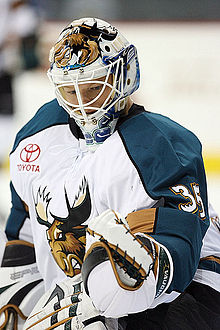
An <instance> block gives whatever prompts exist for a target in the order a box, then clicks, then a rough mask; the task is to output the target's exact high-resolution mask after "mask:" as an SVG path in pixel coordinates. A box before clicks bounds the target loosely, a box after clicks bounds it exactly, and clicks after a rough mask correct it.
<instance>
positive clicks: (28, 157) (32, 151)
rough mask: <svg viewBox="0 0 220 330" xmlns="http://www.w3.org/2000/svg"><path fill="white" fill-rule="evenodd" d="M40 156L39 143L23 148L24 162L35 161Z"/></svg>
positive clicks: (21, 154) (22, 157)
mask: <svg viewBox="0 0 220 330" xmlns="http://www.w3.org/2000/svg"><path fill="white" fill-rule="evenodd" d="M39 156H40V147H39V146H38V145H37V144H32V143H30V144H28V145H27V146H26V147H24V148H23V149H22V150H21V153H20V158H21V160H22V161H23V162H26V163H31V162H34V161H35V160H36V159H37V158H38V157H39Z"/></svg>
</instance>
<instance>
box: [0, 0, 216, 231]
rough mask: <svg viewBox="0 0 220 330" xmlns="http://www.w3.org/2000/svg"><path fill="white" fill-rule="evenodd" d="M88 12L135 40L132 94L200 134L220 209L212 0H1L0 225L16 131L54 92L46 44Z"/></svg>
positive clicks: (211, 188) (5, 208)
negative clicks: (137, 83)
mask: <svg viewBox="0 0 220 330" xmlns="http://www.w3.org/2000/svg"><path fill="white" fill-rule="evenodd" d="M90 16H94V17H99V18H102V19H104V20H107V21H109V22H111V23H112V24H114V25H116V26H117V27H118V28H119V30H121V32H122V33H123V34H124V35H125V36H126V37H127V38H128V40H130V41H131V42H132V43H134V44H135V45H136V46H137V49H138V53H139V60H140V67H141V87H140V89H139V91H137V92H136V93H135V95H134V97H133V99H134V101H136V102H138V103H139V104H142V105H144V106H145V108H146V109H148V110H150V111H153V112H159V113H161V114H164V115H166V116H169V117H171V118H172V119H174V120H176V121H178V122H179V123H180V124H182V125H184V126H185V127H187V128H189V129H190V130H192V131H193V132H194V133H195V134H196V135H197V136H198V137H199V139H200V140H201V142H202V144H203V154H204V160H205V167H206V171H207V181H208V187H209V197H210V200H211V202H212V204H213V206H214V207H215V208H216V210H217V211H218V212H219V213H220V132H219V131H220V127H219V125H220V37H219V36H220V1H219V0H212V1H210V0H184V1H182V0H175V1H173V0H136V1H134V0H47V1H44V0H17V1H16V0H0V31H1V33H0V226H3V225H4V223H5V221H6V219H7V216H8V213H9V209H10V192H9V180H10V177H9V152H10V149H11V146H12V143H13V140H14V138H15V134H16V132H17V131H18V130H19V129H20V128H21V127H22V126H23V125H24V124H25V123H26V122H27V121H28V120H29V119H30V118H31V117H32V116H33V115H34V113H35V112H36V111H37V109H38V108H39V107H40V106H41V105H43V104H44V103H45V102H47V101H50V100H51V99H52V98H54V92H53V88H52V86H51V85H50V83H49V81H48V78H47V75H46V71H47V68H48V64H49V62H48V53H49V50H50V48H51V46H52V45H53V44H54V42H55V40H56V39H57V36H58V34H59V32H60V30H61V29H62V28H63V27H65V26H66V25H67V24H68V23H69V22H70V21H71V20H73V19H76V18H80V17H90Z"/></svg>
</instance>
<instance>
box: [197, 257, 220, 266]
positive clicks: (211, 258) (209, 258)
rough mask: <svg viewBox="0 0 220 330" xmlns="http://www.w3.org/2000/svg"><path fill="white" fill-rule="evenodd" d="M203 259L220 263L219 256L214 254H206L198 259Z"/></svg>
mask: <svg viewBox="0 0 220 330" xmlns="http://www.w3.org/2000/svg"><path fill="white" fill-rule="evenodd" d="M203 260H211V261H215V262H217V263H218V264H220V258H218V257H215V256H207V257H204V258H201V259H200V261H203Z"/></svg>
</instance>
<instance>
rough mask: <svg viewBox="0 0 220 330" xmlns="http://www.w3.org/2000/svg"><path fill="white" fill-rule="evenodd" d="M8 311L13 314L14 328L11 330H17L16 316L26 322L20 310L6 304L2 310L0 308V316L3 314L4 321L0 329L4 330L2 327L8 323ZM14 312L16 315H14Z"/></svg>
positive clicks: (25, 317)
mask: <svg viewBox="0 0 220 330" xmlns="http://www.w3.org/2000/svg"><path fill="white" fill-rule="evenodd" d="M10 309H12V312H13V313H14V315H15V320H14V328H13V330H17V323H18V315H19V316H20V317H21V318H22V319H23V320H26V319H27V316H25V315H24V314H23V313H22V311H21V310H20V308H19V307H18V306H16V305H13V304H8V305H5V306H3V307H2V308H0V315H1V313H5V321H4V323H3V325H2V326H1V328H0V329H4V327H5V326H6V325H7V322H8V318H9V315H8V314H9V311H10ZM15 312H16V313H17V314H18V315H17V314H15Z"/></svg>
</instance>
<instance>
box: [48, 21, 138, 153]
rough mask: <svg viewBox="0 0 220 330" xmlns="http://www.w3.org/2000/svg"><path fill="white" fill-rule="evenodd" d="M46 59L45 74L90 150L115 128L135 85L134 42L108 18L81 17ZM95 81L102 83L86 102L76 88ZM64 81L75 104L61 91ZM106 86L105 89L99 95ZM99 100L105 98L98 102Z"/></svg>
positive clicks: (69, 26)
mask: <svg viewBox="0 0 220 330" xmlns="http://www.w3.org/2000/svg"><path fill="white" fill-rule="evenodd" d="M50 62H51V67H50V69H49V70H48V76H49V78H50V80H51V81H52V82H53V84H54V85H55V92H56V97H57V100H58V102H59V104H60V105H61V106H62V107H63V108H64V109H65V110H66V111H67V112H68V113H69V115H70V116H71V117H73V118H74V119H75V121H76V123H77V124H78V125H79V127H80V128H81V130H82V132H83V134H84V137H85V140H86V143H87V145H88V146H90V147H92V148H93V149H94V147H96V146H97V145H98V144H100V143H102V142H103V141H104V140H105V139H106V138H107V137H109V136H110V135H111V134H112V133H113V131H114V129H115V125H116V123H117V120H118V117H119V115H120V112H121V111H122V110H123V109H124V107H125V100H126V97H127V96H129V95H131V94H132V93H133V92H134V91H135V90H136V89H138V87H139V81H140V73H139V63H138V57H137V51H136V48H135V46H133V45H131V44H130V43H129V42H128V41H127V40H126V39H125V38H124V37H123V36H122V35H121V33H120V32H119V31H118V30H117V29H116V28H115V27H113V26H111V25H110V24H109V23H107V22H105V21H103V20H100V19H97V18H82V19H79V20H75V21H73V22H72V23H71V24H69V25H68V26H67V27H66V28H65V29H64V30H63V31H62V32H61V34H60V36H59V38H58V40H57V42H56V43H55V46H54V47H53V48H52V49H51V51H50ZM110 78H111V79H110ZM110 80H111V82H110ZM93 83H95V84H96V85H97V84H99V85H100V86H101V87H100V86H99V88H98V89H97V90H98V91H97V93H96V94H95V97H93V99H92V100H88V101H86V102H85V101H84V100H83V98H82V95H81V90H80V89H81V88H82V85H83V84H93ZM68 86H73V87H74V93H75V96H76V98H75V100H77V101H76V102H75V104H74V103H72V102H70V101H69V100H68V99H67V98H66V97H65V93H63V88H65V87H68ZM106 88H108V94H107V96H105V97H102V98H101V96H102V95H106V94H105V90H106ZM99 99H102V100H103V102H102V104H101V105H100V102H99V105H98V106H97V105H95V104H96V101H97V100H99Z"/></svg>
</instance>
